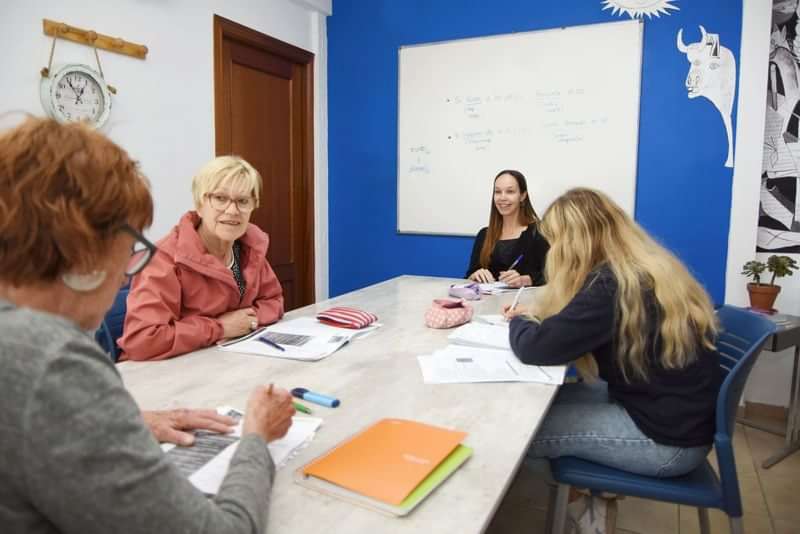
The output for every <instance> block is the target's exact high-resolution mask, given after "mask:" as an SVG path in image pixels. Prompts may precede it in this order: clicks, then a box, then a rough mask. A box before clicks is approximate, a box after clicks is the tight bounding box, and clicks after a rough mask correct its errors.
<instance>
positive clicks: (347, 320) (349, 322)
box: [317, 306, 378, 329]
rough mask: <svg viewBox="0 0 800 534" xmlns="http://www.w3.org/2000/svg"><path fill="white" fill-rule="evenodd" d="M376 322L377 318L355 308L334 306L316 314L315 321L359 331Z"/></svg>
mask: <svg viewBox="0 0 800 534" xmlns="http://www.w3.org/2000/svg"><path fill="white" fill-rule="evenodd" d="M377 320H378V316H377V315H374V314H372V313H369V312H365V311H363V310H359V309H357V308H348V307H346V306H336V307H334V308H328V309H327V310H325V311H321V312H319V313H318V314H317V321H319V322H321V323H325V324H328V325H331V326H339V327H341V328H353V329H359V328H364V327H365V326H369V325H371V324H372V323H374V322H375V321H377Z"/></svg>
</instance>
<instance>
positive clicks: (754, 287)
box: [747, 284, 781, 311]
mask: <svg viewBox="0 0 800 534" xmlns="http://www.w3.org/2000/svg"><path fill="white" fill-rule="evenodd" d="M780 292H781V286H771V285H767V284H747V293H748V294H749V295H750V307H751V308H754V309H756V310H763V311H774V309H773V307H772V305H773V304H775V299H776V298H778V293H780Z"/></svg>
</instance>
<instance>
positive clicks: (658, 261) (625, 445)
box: [506, 189, 721, 533]
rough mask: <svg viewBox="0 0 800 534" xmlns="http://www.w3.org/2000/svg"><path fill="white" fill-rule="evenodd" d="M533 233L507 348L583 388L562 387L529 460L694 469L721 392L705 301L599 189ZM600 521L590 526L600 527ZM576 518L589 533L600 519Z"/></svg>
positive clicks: (662, 471) (670, 471) (658, 470)
mask: <svg viewBox="0 0 800 534" xmlns="http://www.w3.org/2000/svg"><path fill="white" fill-rule="evenodd" d="M541 231H542V234H543V235H544V237H545V238H546V239H547V240H548V242H549V243H550V251H549V253H548V256H547V266H546V278H547V286H546V290H545V291H544V294H543V295H542V298H541V299H539V300H537V303H536V305H535V306H534V308H533V309H532V310H528V311H527V316H516V317H514V315H517V314H518V313H520V312H515V311H510V310H508V309H507V310H506V315H507V317H509V318H511V324H510V340H511V347H512V349H513V350H514V353H515V354H516V355H517V357H518V358H519V359H520V360H521V361H522V362H524V363H527V364H537V365H557V364H565V363H569V362H572V361H577V367H578V369H579V370H580V371H581V373H582V374H583V376H584V377H585V378H586V380H585V381H584V382H582V383H576V384H566V385H564V386H563V387H562V388H561V390H560V391H559V393H558V395H557V397H556V399H555V401H554V403H553V405H552V406H551V408H550V410H549V412H548V414H547V417H546V418H545V420H544V422H543V423H542V426H541V428H540V429H539V431H538V432H537V434H536V436H535V438H534V440H533V442H532V445H531V448H530V450H529V452H528V455H529V457H530V458H555V457H559V456H576V457H579V458H583V459H586V460H589V461H592V462H596V463H599V464H604V465H608V466H611V467H614V468H617V469H623V470H626V471H630V472H633V473H638V474H642V475H648V476H656V477H671V476H677V475H682V474H685V473H687V472H689V471H691V470H692V469H694V468H695V467H697V466H698V465H699V464H700V463H701V462H702V461H703V460H704V459H705V457H706V455H707V454H708V452H709V450H710V449H711V444H712V441H713V437H714V411H715V403H716V398H717V392H718V389H719V386H720V383H721V374H720V371H719V354H718V353H717V351H716V349H715V338H716V333H717V322H716V318H715V313H714V309H713V306H712V304H711V301H710V299H709V297H708V295H707V294H706V292H705V291H704V290H703V288H702V287H701V286H700V284H699V283H698V282H697V281H696V280H695V279H694V278H693V277H692V275H691V274H690V273H689V271H688V270H687V269H686V267H684V266H683V264H682V263H681V262H680V261H679V260H678V259H677V258H675V256H673V255H672V254H671V253H669V252H668V251H667V250H666V249H664V247H662V246H661V245H659V244H658V243H656V241H655V240H653V239H652V238H651V237H650V236H649V235H648V234H647V233H646V232H645V231H644V230H643V229H642V228H641V227H640V226H639V225H638V224H636V223H635V222H634V221H633V220H632V219H631V218H630V217H629V216H628V215H627V214H626V213H625V212H624V211H622V209H620V208H619V206H617V205H616V204H615V203H614V202H613V201H612V200H611V199H609V198H608V197H607V196H606V195H604V194H603V193H600V192H598V191H594V190H591V189H573V190H571V191H569V192H567V193H566V194H564V195H563V196H561V197H559V198H558V199H556V200H555V202H553V204H552V205H551V206H550V207H549V208H548V210H547V212H546V213H545V215H544V219H543V222H542V228H541ZM535 463H536V462H535ZM538 463H542V462H541V461H539V462H538ZM595 501H596V503H599V504H600V505H601V508H602V504H604V501H599V500H595ZM596 503H595V504H596ZM595 508H596V507H595V506H593V508H592V512H596V511H598V510H595ZM598 512H599V513H592V514H590V515H591V517H592V518H604V513H602V510H599V511H598ZM582 520H583V523H581V525H582V527H583V529H584V530H585V531H587V532H588V531H590V532H592V533H594V532H595V531H596V530H595V529H596V528H597V526H598V525H597V524H595V523H597V521H595V523H592V524H589V525H587V522H589V521H590V520H589V519H587V514H584V516H583V517H582ZM600 531H601V532H602V531H603V530H602V529H601V530H600Z"/></svg>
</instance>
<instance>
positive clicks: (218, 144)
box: [214, 14, 316, 303]
mask: <svg viewBox="0 0 800 534" xmlns="http://www.w3.org/2000/svg"><path fill="white" fill-rule="evenodd" d="M225 39H229V40H232V41H237V42H239V43H242V44H244V45H247V46H251V47H253V48H257V49H259V50H263V51H265V52H268V53H270V54H274V55H277V56H281V57H282V58H285V59H286V60H287V61H291V62H292V63H295V64H299V65H301V68H302V72H303V77H304V78H305V80H304V81H305V89H306V91H305V94H304V96H303V102H302V106H303V108H302V113H303V123H304V124H303V126H304V132H305V133H304V135H303V137H302V141H301V147H302V151H303V154H302V157H301V161H302V170H301V175H302V180H301V182H302V187H303V194H304V195H305V197H306V198H305V200H306V213H305V214H303V216H304V218H305V223H306V224H305V226H306V228H305V235H304V236H303V240H302V241H303V246H304V255H305V258H306V262H307V264H308V265H307V269H306V276H305V280H302V283H303V284H302V286H303V287H304V290H303V294H302V296H301V301H303V302H306V303H314V302H315V301H316V287H315V280H316V277H315V272H316V258H315V254H314V242H315V237H316V236H315V230H314V209H315V206H314V54H313V53H311V52H308V51H307V50H303V49H302V48H298V47H296V46H294V45H291V44H289V43H285V42H283V41H280V40H278V39H275V38H274V37H270V36H269V35H266V34H263V33H261V32H259V31H256V30H253V29H251V28H248V27H247V26H243V25H241V24H239V23H237V22H234V21H232V20H228V19H226V18H224V17H221V16H219V15H216V14H215V15H214V150H215V155H216V156H220V155H225V154H229V153H230V151H231V147H230V142H231V137H232V135H231V124H230V122H229V120H228V117H229V116H230V109H231V103H230V100H229V99H228V98H226V95H225V93H224V91H222V90H220V87H221V84H222V83H224V81H225V80H230V79H231V73H230V69H229V68H226V65H225V64H224V62H223V54H222V45H223V42H224V41H225ZM228 96H230V95H229V93H228ZM298 281H300V280H298Z"/></svg>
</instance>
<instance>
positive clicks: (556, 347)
mask: <svg viewBox="0 0 800 534" xmlns="http://www.w3.org/2000/svg"><path fill="white" fill-rule="evenodd" d="M616 292H617V281H616V278H615V277H614V275H613V274H612V272H611V270H610V269H609V268H608V267H601V268H599V269H598V270H596V271H594V272H592V273H590V275H589V276H588V277H587V282H586V283H585V284H584V285H583V288H581V290H580V291H579V292H578V294H577V295H575V297H574V298H573V299H572V300H571V301H570V302H569V304H567V305H566V306H565V307H564V309H563V310H562V311H561V312H559V313H558V314H556V315H553V316H552V317H548V318H547V319H545V320H544V321H542V322H541V324H539V323H536V322H533V321H528V320H525V319H523V318H521V317H515V318H514V319H512V321H511V325H510V341H511V348H512V349H513V351H514V354H516V355H517V357H518V358H519V359H520V360H521V361H522V362H524V363H528V364H538V365H557V364H564V363H567V362H570V361H572V360H575V359H576V358H578V357H580V356H582V355H584V354H586V353H587V352H591V353H592V354H593V355H594V357H595V360H597V365H598V368H599V371H600V378H602V379H603V380H605V381H606V382H608V394H609V397H610V398H611V399H612V400H614V401H615V402H618V403H619V404H621V405H622V406H623V407H624V408H625V410H627V412H628V414H629V415H630V416H631V418H632V419H633V421H634V423H636V426H637V427H639V430H641V431H642V432H643V433H644V434H645V435H646V436H648V437H649V438H650V439H652V440H653V441H655V442H657V443H662V444H664V445H673V446H678V447H694V446H699V445H707V444H710V443H712V441H713V439H714V426H715V425H714V413H715V406H716V400H717V393H718V391H719V387H720V384H721V383H722V373H721V372H720V369H719V353H718V352H717V351H716V350H708V349H705V348H703V347H699V348H698V351H699V354H698V355H697V359H696V360H695V361H694V362H693V363H691V364H690V365H689V366H687V367H685V368H683V369H672V370H668V369H664V368H663V367H661V366H660V365H659V364H658V358H657V356H658V355H660V353H661V340H660V339H659V335H658V328H659V320H658V315H659V313H658V306H657V303H656V301H655V297H654V295H653V293H652V290H648V291H647V293H646V294H645V295H644V298H645V299H646V301H647V302H646V310H647V312H646V313H647V325H648V326H647V331H648V335H647V344H646V347H648V348H652V350H650V351H649V352H648V354H647V358H648V361H649V367H648V371H649V375H648V376H649V379H648V382H641V381H637V380H636V379H635V378H633V377H631V383H627V382H625V379H624V378H623V375H622V371H621V370H620V368H619V367H618V366H617V363H616V358H615V345H616V343H615V340H614V335H615V333H616V330H617V328H616V322H617V321H616V317H617V313H616Z"/></svg>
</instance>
